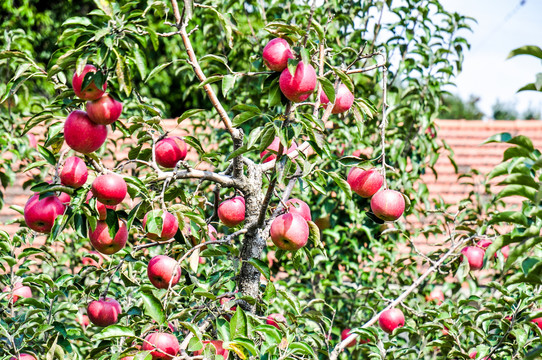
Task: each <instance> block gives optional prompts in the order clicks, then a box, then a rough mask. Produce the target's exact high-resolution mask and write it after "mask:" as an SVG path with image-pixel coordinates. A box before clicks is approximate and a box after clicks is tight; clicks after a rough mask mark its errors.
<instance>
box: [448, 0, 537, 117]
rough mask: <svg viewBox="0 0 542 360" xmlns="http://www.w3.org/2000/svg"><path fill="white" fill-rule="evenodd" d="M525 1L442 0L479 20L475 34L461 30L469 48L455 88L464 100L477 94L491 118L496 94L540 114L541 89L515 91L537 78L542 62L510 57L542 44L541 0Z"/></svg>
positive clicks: (527, 58)
mask: <svg viewBox="0 0 542 360" xmlns="http://www.w3.org/2000/svg"><path fill="white" fill-rule="evenodd" d="M523 1H524V3H525V4H524V5H523V6H520V3H521V0H442V4H443V6H444V7H445V9H447V10H451V11H457V12H459V13H460V14H464V15H467V16H472V17H474V18H475V19H476V20H477V21H478V24H475V25H474V26H473V30H474V32H473V33H464V34H463V35H464V37H466V38H467V40H469V42H470V43H471V50H470V51H469V52H468V53H466V54H465V61H464V64H463V72H462V73H461V74H460V75H459V76H458V77H457V79H456V84H457V88H454V89H451V92H454V93H457V94H459V95H460V96H461V97H462V98H464V99H467V98H468V97H469V95H471V94H473V95H476V96H479V97H480V102H479V106H480V108H481V110H482V111H483V112H484V113H485V114H486V116H488V117H491V114H492V110H491V107H492V105H493V104H494V103H495V102H496V101H497V99H500V101H501V102H505V103H510V104H513V105H514V106H515V108H516V109H517V110H519V111H520V114H521V113H523V112H524V111H525V110H527V109H528V108H533V109H537V110H538V111H539V112H540V113H542V92H535V91H524V92H520V93H516V91H517V90H518V89H519V88H521V87H522V86H524V85H526V84H528V83H532V82H534V80H535V76H536V74H537V73H539V72H542V62H541V61H540V60H539V59H537V58H535V57H532V56H525V55H521V56H518V57H515V58H512V59H509V60H506V58H507V57H508V54H509V53H510V51H511V50H513V49H516V48H518V47H521V46H524V45H537V46H539V47H542V0H523Z"/></svg>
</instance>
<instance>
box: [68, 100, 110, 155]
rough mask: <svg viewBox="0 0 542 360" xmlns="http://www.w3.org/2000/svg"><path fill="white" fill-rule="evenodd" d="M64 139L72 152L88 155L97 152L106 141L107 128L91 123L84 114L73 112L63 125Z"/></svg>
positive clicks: (78, 111)
mask: <svg viewBox="0 0 542 360" xmlns="http://www.w3.org/2000/svg"><path fill="white" fill-rule="evenodd" d="M64 139H65V140H66V144H68V146H69V147H71V148H72V149H73V150H75V151H77V152H80V153H83V154H90V153H91V152H94V151H96V150H98V149H99V148H100V147H101V146H102V145H103V143H104V142H105V140H106V139H107V127H106V126H105V125H99V124H95V123H93V122H92V120H90V118H89V117H88V115H87V113H86V112H84V111H81V110H75V111H72V112H71V113H70V115H68V117H67V118H66V122H65V123H64Z"/></svg>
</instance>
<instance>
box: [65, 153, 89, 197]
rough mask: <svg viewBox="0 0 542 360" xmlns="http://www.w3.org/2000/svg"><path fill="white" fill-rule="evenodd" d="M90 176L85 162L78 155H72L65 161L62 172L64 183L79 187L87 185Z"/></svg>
mask: <svg viewBox="0 0 542 360" xmlns="http://www.w3.org/2000/svg"><path fill="white" fill-rule="evenodd" d="M87 178H88V169H87V165H86V164H85V162H84V161H83V160H82V159H81V158H78V157H77V156H70V157H69V158H67V159H66V161H65V162H64V166H63V167H62V172H61V173H60V182H61V183H62V185H66V186H71V187H73V188H76V189H79V188H80V187H81V186H83V185H85V183H86V182H87Z"/></svg>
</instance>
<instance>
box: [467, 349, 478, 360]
mask: <svg viewBox="0 0 542 360" xmlns="http://www.w3.org/2000/svg"><path fill="white" fill-rule="evenodd" d="M476 355H478V351H473V352H471V353H470V354H469V357H470V358H471V359H476Z"/></svg>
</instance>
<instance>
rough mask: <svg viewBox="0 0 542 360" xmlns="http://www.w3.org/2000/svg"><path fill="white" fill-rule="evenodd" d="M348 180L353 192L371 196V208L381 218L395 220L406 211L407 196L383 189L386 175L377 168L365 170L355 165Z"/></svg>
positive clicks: (366, 196)
mask: <svg viewBox="0 0 542 360" xmlns="http://www.w3.org/2000/svg"><path fill="white" fill-rule="evenodd" d="M346 182H348V185H350V188H351V189H352V191H353V192H355V193H356V194H358V195H359V196H361V197H363V198H371V210H372V211H373V213H374V214H375V215H376V217H378V218H379V219H381V220H384V221H395V220H397V219H399V218H400V217H401V216H402V215H403V213H404V211H405V198H404V196H403V194H401V193H400V192H398V191H395V190H389V189H382V190H381V188H382V185H383V184H384V176H382V174H381V173H380V171H378V170H377V169H369V170H364V169H361V168H357V167H353V168H352V169H350V172H349V173H348V177H347V178H346Z"/></svg>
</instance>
